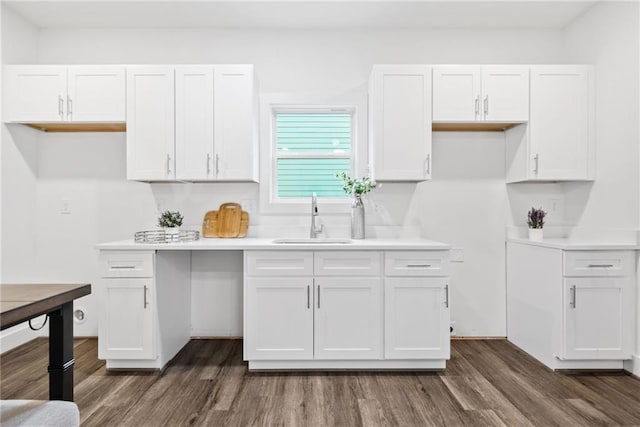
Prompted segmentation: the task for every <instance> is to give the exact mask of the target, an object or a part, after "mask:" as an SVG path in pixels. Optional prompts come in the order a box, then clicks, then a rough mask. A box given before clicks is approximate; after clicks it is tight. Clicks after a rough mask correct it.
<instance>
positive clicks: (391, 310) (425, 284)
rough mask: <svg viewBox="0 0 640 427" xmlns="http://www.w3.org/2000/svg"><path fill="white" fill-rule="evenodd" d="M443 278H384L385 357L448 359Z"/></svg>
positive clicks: (447, 303)
mask: <svg viewBox="0 0 640 427" xmlns="http://www.w3.org/2000/svg"><path fill="white" fill-rule="evenodd" d="M448 291H449V289H448V287H447V282H446V280H445V279H444V278H422V277H403V278H396V277H394V278H390V277H387V278H385V316H384V318H385V322H384V323H385V324H384V334H385V349H384V357H385V359H448V358H449V355H450V349H449V297H448Z"/></svg>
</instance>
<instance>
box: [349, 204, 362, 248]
mask: <svg viewBox="0 0 640 427" xmlns="http://www.w3.org/2000/svg"><path fill="white" fill-rule="evenodd" d="M351 238H352V239H364V203H363V202H362V197H361V196H359V195H354V196H353V200H352V202H351Z"/></svg>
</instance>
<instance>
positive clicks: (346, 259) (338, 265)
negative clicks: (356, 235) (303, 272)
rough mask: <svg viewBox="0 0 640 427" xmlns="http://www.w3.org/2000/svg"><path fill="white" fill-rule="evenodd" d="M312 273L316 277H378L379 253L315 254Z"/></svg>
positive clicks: (340, 252)
mask: <svg viewBox="0 0 640 427" xmlns="http://www.w3.org/2000/svg"><path fill="white" fill-rule="evenodd" d="M314 257H315V262H314V272H315V274H316V275H317V276H379V275H380V266H381V264H382V261H381V258H382V253H381V252H372V251H339V252H316V253H315V255H314Z"/></svg>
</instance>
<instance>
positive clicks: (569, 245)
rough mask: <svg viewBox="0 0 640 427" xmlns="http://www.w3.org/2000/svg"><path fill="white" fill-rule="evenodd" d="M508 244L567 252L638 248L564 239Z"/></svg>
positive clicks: (520, 240)
mask: <svg viewBox="0 0 640 427" xmlns="http://www.w3.org/2000/svg"><path fill="white" fill-rule="evenodd" d="M507 241H508V242H514V243H521V244H524V245H532V246H542V247H545V248H554V249H564V250H568V251H595V250H598V251H614V250H618V251H619V250H639V249H640V246H638V245H637V244H633V243H625V242H586V241H575V240H571V239H566V238H548V239H543V240H542V241H540V242H536V241H533V240H529V239H527V238H509V239H507Z"/></svg>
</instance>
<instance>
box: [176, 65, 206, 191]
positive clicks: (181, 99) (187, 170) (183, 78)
mask: <svg viewBox="0 0 640 427" xmlns="http://www.w3.org/2000/svg"><path fill="white" fill-rule="evenodd" d="M176 178H177V179H181V180H197V181H206V180H211V179H215V170H214V152H213V67H178V68H176Z"/></svg>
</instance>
